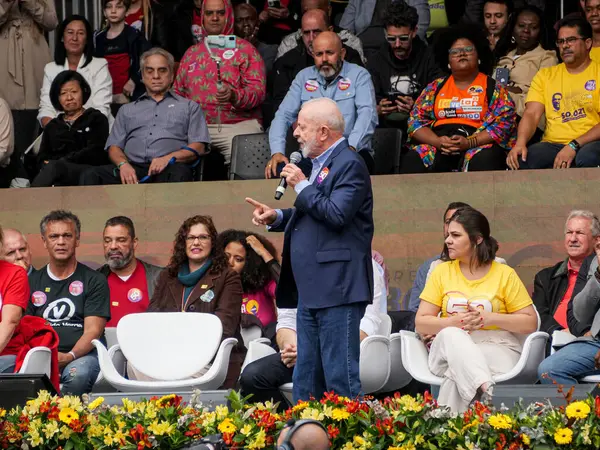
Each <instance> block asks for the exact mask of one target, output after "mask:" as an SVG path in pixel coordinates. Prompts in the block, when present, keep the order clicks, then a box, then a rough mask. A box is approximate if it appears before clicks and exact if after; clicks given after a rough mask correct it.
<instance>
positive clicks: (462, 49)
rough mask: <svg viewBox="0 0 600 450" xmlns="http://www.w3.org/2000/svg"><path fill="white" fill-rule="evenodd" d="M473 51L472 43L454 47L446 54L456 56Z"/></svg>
mask: <svg viewBox="0 0 600 450" xmlns="http://www.w3.org/2000/svg"><path fill="white" fill-rule="evenodd" d="M474 51H475V47H473V46H472V45H468V46H466V47H454V48H451V49H449V50H448V54H449V55H450V56H456V55H460V54H461V53H466V54H469V53H473V52H474Z"/></svg>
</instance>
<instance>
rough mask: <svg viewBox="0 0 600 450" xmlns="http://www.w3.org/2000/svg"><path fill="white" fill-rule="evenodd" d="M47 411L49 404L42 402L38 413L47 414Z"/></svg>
mask: <svg viewBox="0 0 600 450" xmlns="http://www.w3.org/2000/svg"><path fill="white" fill-rule="evenodd" d="M48 411H50V402H42V404H41V405H40V412H41V413H42V414H43V413H47V412H48Z"/></svg>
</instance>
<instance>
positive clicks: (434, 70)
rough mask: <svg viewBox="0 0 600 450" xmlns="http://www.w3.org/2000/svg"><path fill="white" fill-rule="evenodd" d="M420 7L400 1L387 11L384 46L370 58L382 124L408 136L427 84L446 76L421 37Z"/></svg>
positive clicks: (370, 70) (369, 67)
mask: <svg viewBox="0 0 600 450" xmlns="http://www.w3.org/2000/svg"><path fill="white" fill-rule="evenodd" d="M417 21H418V16H417V10H416V9H415V8H413V7H412V6H408V5H407V4H406V3H404V2H402V1H400V2H395V3H392V4H391V5H390V7H389V9H388V10H387V12H386V15H385V18H384V20H383V24H384V26H385V39H386V41H387V45H384V46H383V47H382V48H381V49H380V50H379V52H377V53H376V54H375V55H374V56H373V57H372V58H370V59H369V63H368V65H367V69H368V70H369V73H370V74H371V78H372V80H373V85H374V87H375V96H376V98H377V113H378V114H379V123H380V124H381V125H383V126H386V127H389V128H400V129H401V130H402V131H403V135H404V137H406V127H407V120H408V115H409V114H410V111H411V109H412V107H413V105H414V101H415V100H416V99H417V97H418V96H419V95H420V94H421V91H422V90H423V88H424V87H425V86H427V85H428V84H429V83H431V82H432V81H433V80H435V79H436V78H439V77H441V76H443V72H442V71H441V70H440V69H439V66H438V65H437V62H436V61H435V57H434V54H433V52H432V51H431V50H430V49H428V48H427V46H426V44H425V43H424V42H423V41H422V40H421V39H420V38H419V37H418V36H417Z"/></svg>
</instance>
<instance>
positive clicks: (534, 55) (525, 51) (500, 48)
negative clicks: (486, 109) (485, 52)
mask: <svg viewBox="0 0 600 450" xmlns="http://www.w3.org/2000/svg"><path fill="white" fill-rule="evenodd" d="M598 1H599V2H600V0H598ZM549 44H550V42H549V32H548V30H547V28H546V25H545V23H544V13H543V12H542V11H541V10H539V9H538V8H536V7H534V6H526V7H524V8H522V9H520V10H518V11H517V12H515V13H514V14H513V15H512V16H511V18H510V20H509V22H508V25H507V27H506V29H505V32H504V34H503V36H502V37H501V38H500V40H499V41H498V44H497V45H496V49H495V53H496V55H498V57H499V59H498V62H497V63H496V70H495V76H494V78H495V79H496V82H497V83H499V82H501V80H499V79H498V76H499V74H502V72H504V71H503V70H502V69H507V70H508V79H507V80H506V81H507V83H506V90H508V92H509V93H510V98H511V99H512V100H513V102H514V103H515V111H516V113H517V115H518V116H519V118H520V117H522V116H523V113H524V112H525V99H526V98H527V93H528V92H529V88H530V86H531V81H532V80H533V77H534V76H535V74H536V73H538V71H539V70H540V69H542V68H544V67H552V66H555V65H556V64H558V59H557V58H556V52H555V51H554V50H549ZM498 69H501V70H498ZM540 126H541V127H542V128H543V127H544V120H542V121H541V122H540V123H539V124H538V127H540Z"/></svg>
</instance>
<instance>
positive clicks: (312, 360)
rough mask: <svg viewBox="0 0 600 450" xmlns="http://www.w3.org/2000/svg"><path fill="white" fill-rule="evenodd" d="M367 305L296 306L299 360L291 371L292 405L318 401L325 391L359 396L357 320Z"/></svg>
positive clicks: (358, 331)
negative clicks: (312, 399) (311, 307)
mask: <svg viewBox="0 0 600 450" xmlns="http://www.w3.org/2000/svg"><path fill="white" fill-rule="evenodd" d="M366 307H367V304H366V303H352V304H349V305H342V306H335V307H332V308H320V309H308V308H305V307H303V306H302V305H301V304H300V305H298V317H297V319H296V320H297V335H298V345H297V347H298V357H297V360H296V368H295V370H294V377H293V380H294V402H297V401H298V400H308V399H309V398H310V396H311V395H312V396H313V397H315V398H316V399H320V398H321V397H322V396H323V394H324V393H325V392H329V391H334V392H335V393H336V394H338V395H343V396H345V397H349V398H355V397H357V396H359V395H361V394H362V392H361V387H360V377H359V368H358V363H359V359H360V320H361V319H362V317H363V315H364V313H365V308H366Z"/></svg>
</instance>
